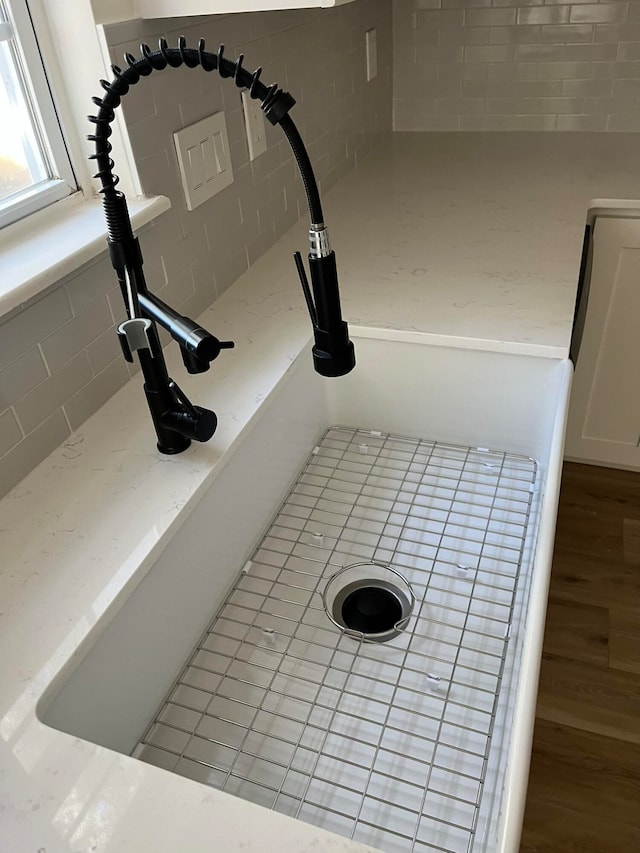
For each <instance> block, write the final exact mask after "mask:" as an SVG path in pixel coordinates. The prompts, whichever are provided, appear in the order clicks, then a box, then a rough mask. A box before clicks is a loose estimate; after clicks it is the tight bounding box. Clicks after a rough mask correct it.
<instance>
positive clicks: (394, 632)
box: [322, 563, 415, 643]
mask: <svg viewBox="0 0 640 853" xmlns="http://www.w3.org/2000/svg"><path fill="white" fill-rule="evenodd" d="M322 598H323V604H324V608H325V611H326V613H327V616H328V617H329V619H330V620H331V621H332V622H333V624H334V625H335V626H336V627H337V628H339V629H340V630H341V631H343V632H344V633H346V634H351V635H352V636H354V637H355V638H356V639H364V640H367V641H369V642H379V643H382V642H386V641H387V640H391V639H393V638H394V637H397V636H398V634H400V633H402V631H403V630H404V629H405V628H406V626H407V623H408V622H409V618H410V616H411V613H412V611H413V606H414V604H415V595H414V594H413V590H412V589H411V586H410V585H409V582H408V581H407V580H406V578H404V577H403V576H402V575H401V574H400V572H397V571H396V570H395V569H392V568H391V566H386V565H383V564H382V563H353V564H351V565H349V566H345V567H344V568H342V569H340V571H338V572H336V573H335V574H334V575H332V576H331V577H330V578H329V581H328V583H327V585H326V587H325V590H324V593H323V597H322Z"/></svg>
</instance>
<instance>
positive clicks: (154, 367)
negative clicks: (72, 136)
mask: <svg viewBox="0 0 640 853" xmlns="http://www.w3.org/2000/svg"><path fill="white" fill-rule="evenodd" d="M141 53H142V55H141V56H140V57H137V58H136V57H134V56H132V55H131V54H129V53H128V54H126V55H125V60H126V62H127V68H125V69H124V70H123V69H121V68H119V67H118V66H116V65H114V66H112V70H113V73H114V79H113V80H112V81H111V82H108V81H106V80H101V81H100V83H101V85H102V88H103V89H104V90H105V93H106V94H105V95H104V97H102V98H93V102H94V104H96V106H97V107H99V112H98V115H97V116H90V117H89V118H90V121H92V122H93V124H94V125H95V133H93V134H92V135H91V136H90V137H89V139H91V140H92V141H93V142H95V148H96V150H95V154H93V155H92V157H91V159H93V160H95V161H96V163H97V165H98V172H97V173H96V175H95V177H96V178H99V179H100V181H101V184H102V189H101V192H102V194H103V204H104V211H105V217H106V220H107V231H108V245H109V251H110V255H111V261H112V264H113V267H114V269H115V271H116V275H117V277H118V282H119V284H120V288H121V290H122V294H123V298H124V300H125V305H126V309H127V318H128V319H127V320H125V321H124V322H123V323H121V324H120V325H119V327H118V335H119V337H120V342H121V345H122V350H123V353H124V356H125V358H126V359H127V360H128V361H133V356H134V353H137V355H138V358H139V360H140V365H141V368H142V373H143V376H144V390H145V394H146V397H147V402H148V404H149V409H150V411H151V417H152V419H153V423H154V426H155V429H156V434H157V437H158V450H160V452H161V453H180V452H181V451H183V450H185V449H186V448H187V447H189V445H190V443H191V440H195V441H208V440H209V439H210V438H211V436H212V435H213V433H214V432H215V429H216V425H217V418H216V416H215V414H214V413H213V412H212V411H209V410H208V409H203V408H201V407H199V406H194V405H192V404H191V403H190V402H189V400H188V399H187V397H186V396H185V395H184V394H183V392H182V391H181V390H180V388H179V387H178V386H177V384H176V383H175V382H174V381H173V380H172V379H171V378H170V377H169V375H168V373H167V368H166V364H165V360H164V356H163V353H162V347H161V345H160V340H159V337H158V332H157V329H156V326H155V323H159V324H160V325H161V326H163V328H165V329H166V330H167V331H168V332H169V333H170V334H171V336H172V337H173V338H174V340H176V341H177V342H178V343H179V344H180V348H181V352H182V358H183V361H184V364H185V367H186V369H187V371H188V372H189V373H202V372H204V371H206V370H208V369H209V366H210V363H211V361H213V359H214V358H216V357H217V356H218V355H219V353H220V351H221V350H223V349H230V348H232V347H233V346H234V344H233V342H232V341H219V340H218V338H216V337H215V336H214V335H212V334H211V333H209V332H207V331H206V330H205V329H202V328H201V327H200V326H198V324H197V323H194V322H193V320H190V319H189V318H188V317H183V316H181V315H180V314H178V312H177V311H174V310H173V309H172V308H171V307H170V306H169V305H167V304H166V303H164V302H163V301H162V300H161V299H159V298H158V297H157V296H154V295H153V294H152V293H150V292H149V291H148V289H147V286H146V282H145V279H144V274H143V271H142V252H141V250H140V245H139V242H138V239H137V237H135V236H134V234H133V231H132V228H131V220H130V217H129V213H128V209H127V202H126V198H125V196H124V194H123V193H122V192H121V191H120V190H117V189H116V185H117V183H118V178H117V176H116V175H115V174H114V172H113V166H114V163H113V160H112V159H111V156H110V154H111V150H112V146H111V143H110V142H109V137H110V136H111V133H112V128H111V123H112V122H113V120H114V118H115V110H116V108H117V107H118V106H119V105H120V102H121V99H122V98H123V97H124V95H126V93H127V92H128V91H129V88H130V87H131V86H132V85H134V84H135V83H137V82H138V81H139V80H140V78H141V77H147V76H149V74H151V73H152V72H153V71H154V70H155V71H161V70H163V69H165V68H168V67H169V68H178V67H180V66H182V65H186V66H187V67H188V68H196V67H200V68H202V69H204V70H205V71H214V70H217V71H218V73H219V74H220V76H221V77H232V78H233V80H234V82H235V84H236V85H237V86H238V87H239V88H246V89H248V90H249V94H250V95H251V97H252V98H255V99H257V100H259V101H260V106H261V108H262V110H263V112H264V114H265V116H266V117H267V119H268V120H269V121H270V122H271V124H273V125H276V124H278V125H280V127H281V128H282V130H283V132H284V134H285V136H286V137H287V140H288V141H289V144H290V145H291V148H292V150H293V153H294V156H295V158H296V162H297V164H298V168H299V170H300V175H301V177H302V181H303V183H304V187H305V191H306V195H307V202H308V205H309V213H310V217H311V226H310V229H309V242H310V249H309V268H310V271H311V286H309V283H308V281H307V276H306V273H305V270H304V264H303V262H302V258H301V255H300V253H299V252H296V253H295V256H294V258H295V263H296V267H297V269H298V274H299V276H300V282H301V284H302V289H303V292H304V296H305V299H306V302H307V307H308V309H309V315H310V317H311V323H312V326H313V334H314V341H315V343H314V346H313V350H312V352H313V363H314V367H315V369H316V371H317V372H318V373H320V374H321V375H322V376H343V375H344V374H346V373H349V372H350V371H351V370H352V369H353V368H354V366H355V352H354V348H353V344H352V343H351V341H350V340H349V332H348V328H347V324H346V323H345V322H344V320H343V319H342V313H341V309H340V295H339V290H338V275H337V269H336V260H335V254H334V252H333V251H332V249H331V246H330V244H329V235H328V232H327V228H326V226H325V224H324V220H323V214H322V206H321V203H320V196H319V193H318V187H317V184H316V180H315V177H314V174H313V169H312V167H311V163H310V161H309V157H308V154H307V152H306V149H305V147H304V144H303V142H302V139H301V138H300V134H299V133H298V130H297V128H296V126H295V124H294V123H293V121H292V119H291V117H290V116H289V110H290V109H291V107H292V106H293V105H294V104H295V101H294V99H293V98H292V97H291V95H290V94H289V93H288V92H284V91H283V90H282V89H279V88H278V86H277V85H276V84H273V85H272V86H268V87H267V86H265V85H264V83H262V82H261V81H260V75H261V73H262V69H261V68H258V69H257V70H256V71H254V72H253V73H251V72H249V71H247V70H245V69H244V68H243V67H242V62H243V56H242V55H240V56H239V57H238V59H237V60H236V61H235V62H230V61H229V60H228V59H226V58H225V57H224V55H223V54H224V47H223V46H222V45H221V46H220V47H219V48H218V51H217V53H215V54H214V53H209V52H208V51H205V46H204V41H203V40H200V42H199V44H198V47H197V49H194V48H188V47H187V46H186V42H185V40H184V38H182V37H181V38H180V39H178V46H177V48H169V47H168V45H167V42H166V41H165V40H164V39H160V45H159V49H158V50H157V51H151V49H150V48H149V47H148V46H147V45H145V44H143V45H142V46H141Z"/></svg>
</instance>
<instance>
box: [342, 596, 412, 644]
mask: <svg viewBox="0 0 640 853" xmlns="http://www.w3.org/2000/svg"><path fill="white" fill-rule="evenodd" d="M342 619H343V621H344V624H345V627H347V628H350V629H351V630H352V631H358V632H359V633H361V634H380V633H381V632H383V631H392V630H393V629H394V628H395V626H396V624H397V623H398V622H399V621H400V620H401V619H402V604H401V603H400V601H399V599H398V598H397V596H395V595H394V594H393V593H392V592H390V591H389V590H388V589H383V588H382V587H379V586H365V587H362V589H355V590H354V591H353V592H350V593H349V595H347V597H346V598H345V600H344V602H343V604H342Z"/></svg>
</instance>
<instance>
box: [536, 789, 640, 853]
mask: <svg viewBox="0 0 640 853" xmlns="http://www.w3.org/2000/svg"><path fill="white" fill-rule="evenodd" d="M639 846H640V836H639V833H638V830H637V829H636V828H635V827H629V826H627V825H625V824H620V823H618V822H617V821H613V820H609V819H608V818H603V817H602V816H601V815H591V814H589V813H588V812H585V811H582V810H580V811H574V810H573V809H568V808H563V807H562V806H558V805H555V804H553V803H549V802H546V801H542V800H538V799H537V798H536V796H535V795H534V794H530V795H529V797H528V799H527V811H526V815H525V822H524V829H523V832H522V842H521V845H520V853H632V851H635V850H638V848H639Z"/></svg>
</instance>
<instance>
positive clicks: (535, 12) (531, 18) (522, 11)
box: [518, 3, 570, 25]
mask: <svg viewBox="0 0 640 853" xmlns="http://www.w3.org/2000/svg"><path fill="white" fill-rule="evenodd" d="M569 11H570V7H569V6H531V7H528V6H527V4H526V3H523V4H522V6H521V8H519V9H518V23H519V24H523V25H524V24H566V23H568V21H569Z"/></svg>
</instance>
